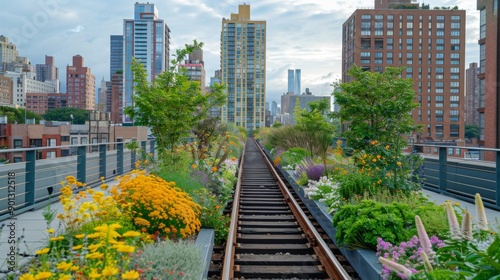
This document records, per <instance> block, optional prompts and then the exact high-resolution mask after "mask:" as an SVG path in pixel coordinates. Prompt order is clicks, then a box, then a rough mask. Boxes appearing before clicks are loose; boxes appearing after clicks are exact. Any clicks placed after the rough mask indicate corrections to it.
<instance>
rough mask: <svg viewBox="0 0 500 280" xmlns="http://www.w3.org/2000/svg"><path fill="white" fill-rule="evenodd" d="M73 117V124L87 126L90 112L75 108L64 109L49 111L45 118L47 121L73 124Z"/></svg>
mask: <svg viewBox="0 0 500 280" xmlns="http://www.w3.org/2000/svg"><path fill="white" fill-rule="evenodd" d="M71 115H73V124H85V121H88V120H89V111H87V110H84V109H79V108H74V107H63V108H55V109H50V110H48V111H47V112H46V113H45V114H44V115H43V118H44V119H45V120H46V121H66V122H71V121H72V119H71Z"/></svg>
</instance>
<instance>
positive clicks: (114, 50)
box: [109, 35, 123, 80]
mask: <svg viewBox="0 0 500 280" xmlns="http://www.w3.org/2000/svg"><path fill="white" fill-rule="evenodd" d="M109 53H110V56H109V80H111V77H112V76H113V74H115V73H116V72H117V71H122V72H123V35H111V36H110V37H109Z"/></svg>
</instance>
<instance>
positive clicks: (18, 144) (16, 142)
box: [14, 139, 23, 149]
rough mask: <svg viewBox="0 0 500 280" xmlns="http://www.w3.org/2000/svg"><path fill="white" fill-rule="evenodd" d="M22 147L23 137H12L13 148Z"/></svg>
mask: <svg viewBox="0 0 500 280" xmlns="http://www.w3.org/2000/svg"><path fill="white" fill-rule="evenodd" d="M22 147H23V139H14V149H18V148H22Z"/></svg>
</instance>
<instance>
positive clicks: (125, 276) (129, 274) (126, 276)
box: [122, 270, 139, 279]
mask: <svg viewBox="0 0 500 280" xmlns="http://www.w3.org/2000/svg"><path fill="white" fill-rule="evenodd" d="M137 278H139V272H137V271H135V270H129V271H127V272H125V273H123V274H122V279H137Z"/></svg>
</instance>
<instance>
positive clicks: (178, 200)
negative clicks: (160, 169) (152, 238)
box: [111, 171, 201, 238]
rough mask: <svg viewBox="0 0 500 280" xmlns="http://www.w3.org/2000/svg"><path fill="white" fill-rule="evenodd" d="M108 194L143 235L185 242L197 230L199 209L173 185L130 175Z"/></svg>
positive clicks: (157, 179)
mask: <svg viewBox="0 0 500 280" xmlns="http://www.w3.org/2000/svg"><path fill="white" fill-rule="evenodd" d="M111 194H112V196H113V198H114V199H115V200H116V201H118V202H119V203H120V205H121V207H122V209H123V211H124V212H125V213H126V214H129V215H131V217H132V218H133V223H134V225H135V226H136V227H137V228H139V229H140V230H141V231H143V232H147V233H151V234H155V233H158V234H160V235H161V236H166V237H169V238H173V237H183V238H185V237H187V236H190V235H192V234H194V233H196V232H197V231H198V230H199V229H200V226H201V224H200V220H199V219H198V216H199V215H200V211H201V209H200V206H199V205H198V204H196V203H195V202H193V200H192V198H191V197H190V196H189V195H188V194H187V193H185V192H183V191H182V190H181V189H179V188H178V187H177V186H176V185H175V183H174V182H166V181H164V180H163V179H161V178H159V177H157V176H155V175H146V174H145V172H144V171H133V172H131V173H130V174H128V175H126V176H124V177H122V178H121V179H120V182H119V183H118V185H117V186H115V187H113V189H112V190H111Z"/></svg>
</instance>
